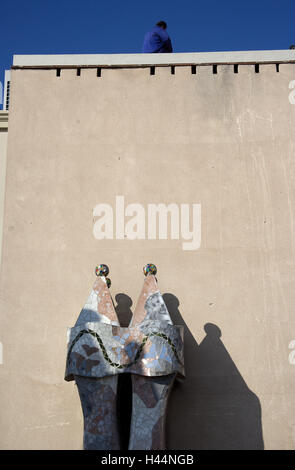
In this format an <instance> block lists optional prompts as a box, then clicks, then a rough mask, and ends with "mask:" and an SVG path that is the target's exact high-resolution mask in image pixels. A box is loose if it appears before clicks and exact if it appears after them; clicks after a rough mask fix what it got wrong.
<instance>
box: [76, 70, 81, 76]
mask: <svg viewBox="0 0 295 470" xmlns="http://www.w3.org/2000/svg"><path fill="white" fill-rule="evenodd" d="M80 75H81V69H80V68H77V77H80Z"/></svg>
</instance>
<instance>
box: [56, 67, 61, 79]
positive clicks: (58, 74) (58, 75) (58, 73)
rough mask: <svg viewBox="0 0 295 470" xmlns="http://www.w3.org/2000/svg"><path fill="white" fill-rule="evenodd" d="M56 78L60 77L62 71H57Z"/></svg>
mask: <svg viewBox="0 0 295 470" xmlns="http://www.w3.org/2000/svg"><path fill="white" fill-rule="evenodd" d="M56 76H57V77H60V69H56Z"/></svg>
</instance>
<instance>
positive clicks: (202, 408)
mask: <svg viewBox="0 0 295 470" xmlns="http://www.w3.org/2000/svg"><path fill="white" fill-rule="evenodd" d="M163 298H164V301H165V303H166V305H167V308H168V311H169V313H170V316H171V319H172V321H173V323H174V324H177V325H183V326H184V357H185V371H186V379H185V380H184V381H183V382H177V381H176V382H175V386H174V388H173V389H172V392H171V396H170V399H169V405H168V415H167V422H166V429H167V431H166V432H167V449H182V450H185V449H190V450H211V449H220V450H225V449H230V450H234V449H235V450H242V449H247V450H248V449H263V448H264V443H263V434H262V424H261V405H260V401H259V399H258V397H257V396H256V395H255V394H254V393H253V392H252V391H251V390H250V389H249V388H248V386H247V384H246V382H245V381H244V379H243V377H242V376H241V374H240V372H239V371H238V369H237V367H236V365H235V363H234V362H233V360H232V358H231V357H230V355H229V353H228V351H227V350H226V347H225V346H224V344H223V342H222V341H221V330H220V329H219V328H218V326H216V325H214V324H212V323H207V324H206V325H205V326H204V330H205V333H206V336H205V338H204V339H203V340H202V342H201V343H200V344H199V345H198V344H197V342H196V340H195V339H194V337H193V335H192V334H191V332H190V331H189V328H188V327H187V325H186V323H185V322H184V320H183V318H182V316H181V314H180V311H179V301H178V299H177V297H175V296H174V295H173V294H164V295H163Z"/></svg>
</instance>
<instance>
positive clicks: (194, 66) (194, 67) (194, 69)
mask: <svg viewBox="0 0 295 470" xmlns="http://www.w3.org/2000/svg"><path fill="white" fill-rule="evenodd" d="M196 73H197V66H196V65H192V74H193V75H196Z"/></svg>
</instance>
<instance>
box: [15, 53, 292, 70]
mask: <svg viewBox="0 0 295 470" xmlns="http://www.w3.org/2000/svg"><path fill="white" fill-rule="evenodd" d="M290 61H295V50H293V49H288V50H276V51H233V52H230V51H228V52H192V53H191V52H187V53H171V54H66V55H64V54H57V55H55V54H53V55H51V54H50V55H37V54H36V55H14V56H13V66H14V67H46V66H47V67H54V66H60V67H62V66H81V67H83V66H98V67H99V66H105V67H112V66H113V67H116V66H117V67H122V66H153V65H169V64H173V65H177V64H179V65H181V64H182V65H184V64H199V65H202V64H204V65H205V64H221V63H223V64H226V63H237V64H243V63H246V64H247V63H258V62H259V63H263V62H266V63H267V62H268V63H269V62H290Z"/></svg>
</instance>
